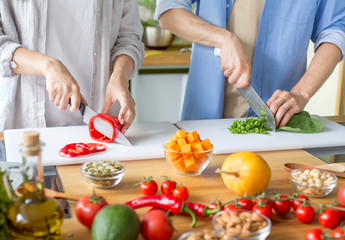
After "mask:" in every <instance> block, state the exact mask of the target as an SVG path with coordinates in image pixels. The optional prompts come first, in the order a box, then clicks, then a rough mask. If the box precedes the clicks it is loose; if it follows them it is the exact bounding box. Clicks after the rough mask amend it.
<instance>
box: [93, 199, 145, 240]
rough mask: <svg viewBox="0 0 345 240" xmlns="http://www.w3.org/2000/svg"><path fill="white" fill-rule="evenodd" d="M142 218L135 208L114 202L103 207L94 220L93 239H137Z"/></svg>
mask: <svg viewBox="0 0 345 240" xmlns="http://www.w3.org/2000/svg"><path fill="white" fill-rule="evenodd" d="M139 233H140V220H139V217H138V215H137V214H136V212H135V211H134V209H133V208H131V207H129V206H127V205H123V204H112V205H108V206H106V207H104V208H102V209H101V210H100V211H99V212H98V213H97V215H96V217H95V218H94V220H93V223H92V228H91V234H92V240H136V239H137V238H138V236H139Z"/></svg>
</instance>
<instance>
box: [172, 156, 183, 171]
mask: <svg viewBox="0 0 345 240" xmlns="http://www.w3.org/2000/svg"><path fill="white" fill-rule="evenodd" d="M171 164H172V165H173V166H174V168H175V169H176V171H178V172H181V173H184V172H186V171H187V169H186V165H185V163H184V159H183V157H182V156H180V157H179V158H178V159H177V160H176V161H173V162H171Z"/></svg>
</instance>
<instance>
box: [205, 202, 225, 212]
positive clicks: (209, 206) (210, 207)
mask: <svg viewBox="0 0 345 240" xmlns="http://www.w3.org/2000/svg"><path fill="white" fill-rule="evenodd" d="M221 204H222V202H220V201H214V202H211V203H210V204H208V206H207V207H208V208H209V209H212V210H213V209H217V208H218V206H219V205H221ZM224 209H225V208H224V206H221V207H220V210H224Z"/></svg>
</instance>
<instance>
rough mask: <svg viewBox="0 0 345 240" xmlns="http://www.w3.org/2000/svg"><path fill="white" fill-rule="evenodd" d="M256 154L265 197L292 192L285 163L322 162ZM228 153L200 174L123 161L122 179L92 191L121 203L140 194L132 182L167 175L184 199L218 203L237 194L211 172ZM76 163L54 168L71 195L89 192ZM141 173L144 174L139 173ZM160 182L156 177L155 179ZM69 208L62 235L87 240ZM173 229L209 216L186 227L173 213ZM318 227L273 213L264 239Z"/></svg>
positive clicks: (207, 223)
mask: <svg viewBox="0 0 345 240" xmlns="http://www.w3.org/2000/svg"><path fill="white" fill-rule="evenodd" d="M259 154H260V155H261V156H262V157H263V158H264V159H265V160H266V161H267V162H268V164H269V165H270V167H271V170H272V177H271V181H270V184H269V185H268V188H267V189H266V192H267V194H268V195H269V196H272V194H273V193H276V192H280V193H287V194H289V193H293V192H294V190H293V186H292V184H291V183H290V182H289V174H288V172H287V171H286V170H285V169H284V168H283V164H284V163H287V162H302V163H304V164H307V165H317V164H322V163H323V162H322V161H321V160H320V159H318V158H316V157H314V156H313V155H311V154H309V153H307V152H305V151H303V150H285V151H266V152H259ZM227 156H228V154H225V155H214V156H213V158H212V160H211V162H210V165H209V166H208V167H207V168H206V170H205V171H204V172H203V173H202V175H200V176H196V177H183V176H179V175H176V174H174V173H173V171H172V169H171V168H170V166H169V165H168V163H167V162H166V160H165V159H151V160H145V161H126V162H125V165H126V173H125V176H124V178H123V181H122V182H121V183H120V184H119V185H118V186H116V187H115V188H114V189H110V190H103V189H95V190H96V193H97V194H99V195H102V196H104V197H105V198H106V199H107V201H108V202H109V203H111V204H114V203H124V202H126V201H129V200H132V199H134V198H137V197H140V196H142V195H141V193H140V190H139V187H138V186H133V184H135V183H138V182H140V181H142V178H143V176H144V175H145V176H162V175H165V176H169V177H172V178H174V179H175V180H176V181H177V182H178V183H182V184H183V185H185V186H187V187H188V189H189V192H190V197H189V199H188V201H191V202H199V203H203V204H208V203H209V202H211V201H212V200H215V199H218V200H220V201H222V202H226V201H229V200H232V199H234V198H238V197H239V196H238V195H236V194H234V193H232V192H230V191H229V190H228V189H227V188H226V187H225V185H224V183H223V181H222V178H221V177H220V176H219V175H217V174H215V173H214V171H215V169H216V168H218V167H220V166H221V164H222V162H223V161H224V159H225V158H226V157H227ZM79 168H80V166H79V165H72V166H58V167H57V170H58V173H59V175H60V178H61V181H62V185H63V187H64V190H65V192H66V193H74V194H81V195H86V194H91V193H92V187H91V185H89V184H88V183H87V182H86V181H85V179H84V178H83V177H82V176H81V174H80V169H79ZM143 173H144V174H143ZM157 182H158V183H161V180H160V179H157ZM343 184H345V180H344V179H339V182H338V185H337V187H336V188H335V189H334V191H333V192H332V193H331V194H330V195H329V196H327V197H325V198H321V199H318V198H313V199H312V201H315V202H318V203H325V204H330V203H332V201H333V198H336V196H337V195H336V194H337V191H338V190H339V188H340V187H341V186H342V185H343ZM70 206H71V209H72V218H71V219H66V220H65V221H64V223H63V226H62V232H63V238H62V239H65V240H72V239H76V240H77V239H85V240H88V239H91V238H90V232H89V230H87V229H86V228H85V227H84V226H82V225H81V224H80V223H78V221H77V219H76V218H75V216H74V207H75V202H70ZM148 209H149V208H143V209H140V210H137V213H138V214H139V215H140V216H142V215H143V214H144V213H145V212H146V211H147V210H148ZM172 221H173V225H174V228H175V229H176V231H175V232H174V235H173V238H172V239H177V238H178V237H179V235H180V234H182V233H184V232H188V231H191V230H196V229H203V228H210V227H211V220H210V219H200V218H198V221H197V225H196V227H195V228H192V227H190V222H191V219H190V218H189V217H185V216H177V217H173V218H172ZM313 227H320V225H319V224H318V222H317V218H315V220H314V221H313V223H312V224H302V223H300V222H299V221H298V220H297V219H296V217H295V215H294V212H293V211H291V212H290V213H289V214H288V215H287V216H285V217H283V218H279V217H277V216H276V215H275V216H274V217H273V225H272V230H271V234H270V235H269V237H268V238H267V239H303V238H304V234H305V232H306V231H308V230H309V229H310V228H313ZM139 239H142V238H141V237H140V238H139Z"/></svg>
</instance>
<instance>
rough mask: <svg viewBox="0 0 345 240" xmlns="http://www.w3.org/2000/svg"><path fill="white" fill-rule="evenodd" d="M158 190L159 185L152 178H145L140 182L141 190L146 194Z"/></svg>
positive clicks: (152, 193) (154, 192)
mask: <svg viewBox="0 0 345 240" xmlns="http://www.w3.org/2000/svg"><path fill="white" fill-rule="evenodd" d="M157 191H158V185H157V183H156V182H155V181H154V180H152V179H151V178H145V180H144V181H143V182H141V183H140V192H141V193H142V194H144V195H145V196H150V195H155V194H156V192H157Z"/></svg>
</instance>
